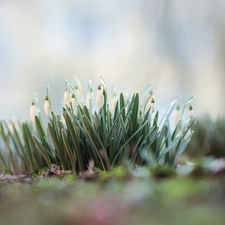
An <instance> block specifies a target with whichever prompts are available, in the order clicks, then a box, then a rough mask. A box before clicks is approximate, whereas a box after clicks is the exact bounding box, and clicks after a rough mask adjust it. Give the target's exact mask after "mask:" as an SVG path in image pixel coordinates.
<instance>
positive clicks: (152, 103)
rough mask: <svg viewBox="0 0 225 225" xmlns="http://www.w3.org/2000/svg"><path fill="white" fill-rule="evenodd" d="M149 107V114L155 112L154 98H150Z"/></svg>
mask: <svg viewBox="0 0 225 225" xmlns="http://www.w3.org/2000/svg"><path fill="white" fill-rule="evenodd" d="M150 107H151V112H152V113H154V112H155V100H154V98H151V105H150Z"/></svg>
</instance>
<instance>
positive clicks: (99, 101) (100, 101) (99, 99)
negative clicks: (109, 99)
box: [96, 89, 104, 109]
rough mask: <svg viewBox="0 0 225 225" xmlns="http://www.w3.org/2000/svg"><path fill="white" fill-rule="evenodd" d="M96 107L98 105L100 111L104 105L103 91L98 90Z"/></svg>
mask: <svg viewBox="0 0 225 225" xmlns="http://www.w3.org/2000/svg"><path fill="white" fill-rule="evenodd" d="M96 105H97V107H98V109H100V108H101V107H102V106H103V105H104V95H103V93H102V90H101V89H98V90H97V95H96Z"/></svg>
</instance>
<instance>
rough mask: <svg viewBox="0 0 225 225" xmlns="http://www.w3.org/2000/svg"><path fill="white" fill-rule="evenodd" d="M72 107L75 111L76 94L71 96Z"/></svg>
mask: <svg viewBox="0 0 225 225" xmlns="http://www.w3.org/2000/svg"><path fill="white" fill-rule="evenodd" d="M71 105H72V108H73V109H74V108H75V94H74V93H73V94H72V95H71Z"/></svg>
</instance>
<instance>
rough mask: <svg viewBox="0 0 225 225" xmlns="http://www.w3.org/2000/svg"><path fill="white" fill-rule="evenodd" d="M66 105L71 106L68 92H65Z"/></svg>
mask: <svg viewBox="0 0 225 225" xmlns="http://www.w3.org/2000/svg"><path fill="white" fill-rule="evenodd" d="M64 104H65V105H67V106H70V94H69V92H68V91H67V90H66V91H65V92H64Z"/></svg>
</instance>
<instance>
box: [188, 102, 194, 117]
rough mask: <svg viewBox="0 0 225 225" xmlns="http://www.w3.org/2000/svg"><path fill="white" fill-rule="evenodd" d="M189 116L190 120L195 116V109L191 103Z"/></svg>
mask: <svg viewBox="0 0 225 225" xmlns="http://www.w3.org/2000/svg"><path fill="white" fill-rule="evenodd" d="M188 117H189V119H190V120H191V119H193V118H194V110H193V108H192V106H191V105H190V107H189V111H188Z"/></svg>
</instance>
